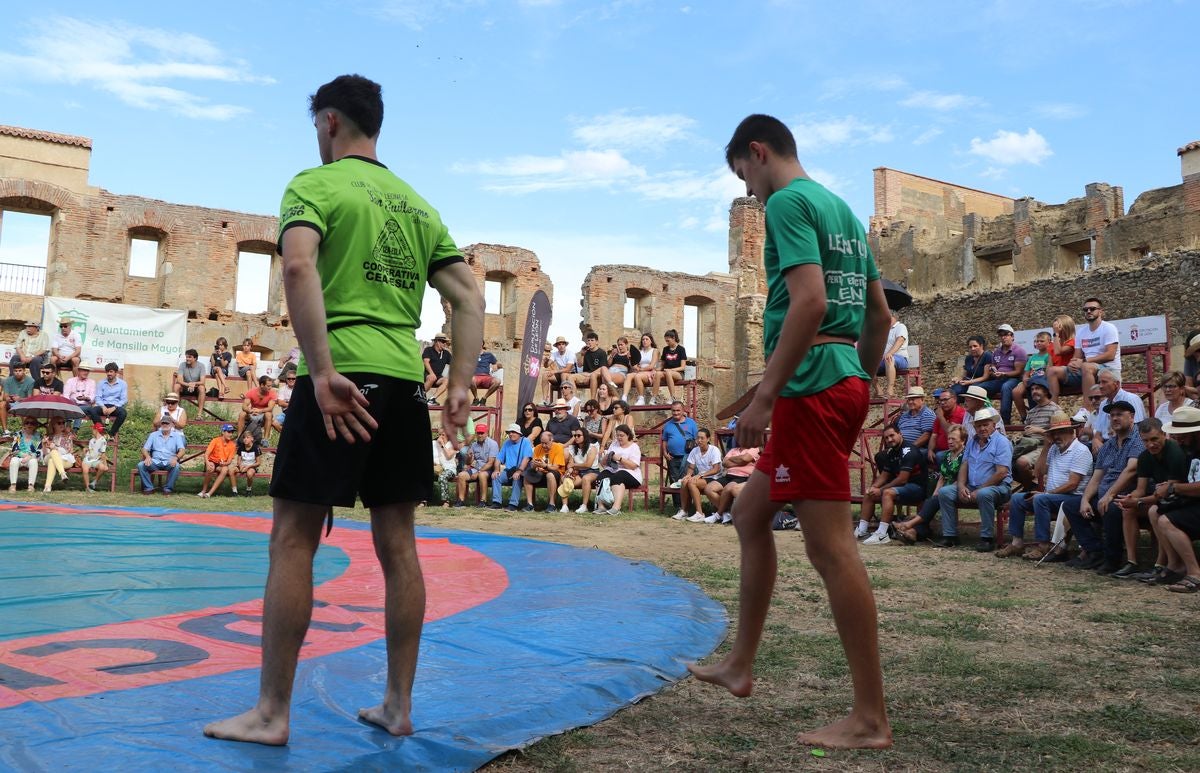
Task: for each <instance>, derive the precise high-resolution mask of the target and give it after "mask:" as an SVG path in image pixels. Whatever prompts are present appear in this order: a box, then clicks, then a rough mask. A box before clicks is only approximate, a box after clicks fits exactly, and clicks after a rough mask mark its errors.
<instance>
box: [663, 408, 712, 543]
mask: <svg viewBox="0 0 1200 773" xmlns="http://www.w3.org/2000/svg"><path fill="white" fill-rule="evenodd" d="M711 439H712V438H711V436H710V435H709V432H708V430H707V429H704V428H703V427H702V428H700V429H698V430H696V447H695V448H693V449H692V450H691V451H689V452H688V455H687V466H686V467H685V468H684V471H683V477H682V478H680V479H679V489H680V491H681V492H682V501H681V503H680V505H679V512H677V513H675V515H673V516H671V517H672V518H674V519H675V520H677V521H682V520H685V519H686V520H688V521H691V522H692V523H701V522H703V521H704V520H705V515H704V496H703V494H704V490H705V489H706V488H708V485H709V484H710V483H712V482H713V481H715V480H716V479H717V477H718V476H720V474H721V469H722V468H721V449H720V448H717V447H716V446H715V445H712V443H711ZM689 504H690V505H691V506H692V507H694V508H695V512H694V513H692V514H691V515H690V516H689V515H688V512H687V509H688V505H689ZM717 520H719V518H718V519H715V520H712V521H709V523H716V522H717Z"/></svg>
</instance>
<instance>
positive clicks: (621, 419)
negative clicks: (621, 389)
mask: <svg viewBox="0 0 1200 773" xmlns="http://www.w3.org/2000/svg"><path fill="white" fill-rule="evenodd" d="M622 424H624V425H626V426H628V427H629V431H630V432H634V429H633V422H632V421H631V420H630V418H629V403H627V402H625V401H624V400H617V401H615V402H613V404H612V415H611V416H609V417H608V418H607V420H606V421H605V424H604V437H603V438H602V439H601V440H600V447H601V448H608V446H609V445H611V444H612V441H613V439H614V437H613V435H614V430H615V429H616V428H617V427H619V426H621V425H622ZM634 439H636V433H635V435H634Z"/></svg>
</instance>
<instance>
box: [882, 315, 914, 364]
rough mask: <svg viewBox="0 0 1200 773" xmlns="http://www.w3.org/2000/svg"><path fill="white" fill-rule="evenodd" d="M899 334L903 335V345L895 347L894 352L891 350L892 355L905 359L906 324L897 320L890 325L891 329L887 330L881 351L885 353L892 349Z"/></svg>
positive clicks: (906, 349) (906, 348) (906, 355)
mask: <svg viewBox="0 0 1200 773" xmlns="http://www.w3.org/2000/svg"><path fill="white" fill-rule="evenodd" d="M901 336H903V337H904V345H903V346H901V347H900V348H899V349H897V350H896V351H895V352H893V356H900V357H903V358H904V359H906V360H907V359H908V326H907V325H905V324H904V323H903V322H900V321H897V322H896V324H894V325H892V327H891V329H889V330H888V337H887V343H886V344H884V347H883V353H884V354H887V353H888V352H890V351H892V347H893V346H895V345H896V339H897V338H900V337H901Z"/></svg>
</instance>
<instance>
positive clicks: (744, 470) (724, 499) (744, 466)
mask: <svg viewBox="0 0 1200 773" xmlns="http://www.w3.org/2000/svg"><path fill="white" fill-rule="evenodd" d="M761 454H762V449H761V448H740V447H738V446H734V447H733V448H730V449H729V451H728V452H726V454H725V458H724V459H722V460H721V467H722V470H721V474H720V475H719V476H717V478H716V479H715V480H713V481H712V482H710V483H709V484H708V486H706V487H705V489H704V496H706V497H708V501H709V502H710V503H711V504H712V507H713V511H712V515H710V516H708V517H707V518H705V519H704V522H705V523H718V522H719V523H721V524H725V525H728V524H731V523H733V503H734V502H735V501H736V500H737V495H738V494H740V493H742V489H743V488H745V487H746V481H748V480H750V474H751V473H753V472H754V466H755V465H756V464H758V457H759V456H760V455H761Z"/></svg>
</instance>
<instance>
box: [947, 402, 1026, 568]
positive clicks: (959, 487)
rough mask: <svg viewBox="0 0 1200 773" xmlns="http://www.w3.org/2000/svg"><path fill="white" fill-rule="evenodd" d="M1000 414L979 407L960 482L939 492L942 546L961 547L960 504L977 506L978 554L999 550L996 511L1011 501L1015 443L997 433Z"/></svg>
mask: <svg viewBox="0 0 1200 773" xmlns="http://www.w3.org/2000/svg"><path fill="white" fill-rule="evenodd" d="M998 418H1000V414H999V413H998V412H997V411H996V410H995V409H994V408H980V409H979V410H978V411H976V412H975V416H974V423H975V436H974V437H973V438H971V439H970V440H969V441H967V450H966V451H964V452H963V461H962V466H961V467H960V468H959V470H958V480H957V481H956V482H955V483H952V484H948V485H946V486H943V487H942V488H941V489H940V490H939V491H938V500H939V502H938V505H939V507H940V508H941V511H942V539H941V540H939V541H938V542H936V543H935V544H937V545H938V546H940V547H952V546H954V545H957V544H958V505H959V503H960V502H961V503H962V504H970V505H975V506H977V507H978V508H979V544H978V545H976V546H975V550H976V552H979V553H990V552H991V551H993V550H995V548H996V540H995V538H994V537H993V536H992V527H993V525H994V524H995V520H996V510H997V508H999V507H1001V506H1003V505H1004V503H1005V502H1007V501H1008V494H1009V490H1010V487H1011V486H1012V472H1011V471H1010V469H1009V465H1010V464H1012V443H1010V442H1008V438H1007V437H1005V436H1004V433H1003V432H997V431H996V420H997V419H998Z"/></svg>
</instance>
